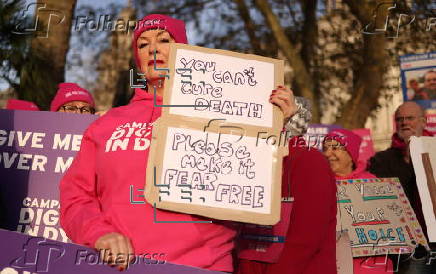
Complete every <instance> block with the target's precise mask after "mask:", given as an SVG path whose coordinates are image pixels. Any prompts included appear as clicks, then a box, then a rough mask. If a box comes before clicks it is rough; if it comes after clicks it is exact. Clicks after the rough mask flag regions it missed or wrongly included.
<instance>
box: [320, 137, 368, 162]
mask: <svg viewBox="0 0 436 274" xmlns="http://www.w3.org/2000/svg"><path fill="white" fill-rule="evenodd" d="M327 140H335V141H337V142H339V143H340V144H341V145H343V146H344V147H345V149H346V150H347V152H348V153H349V154H350V156H351V159H352V160H353V163H354V165H355V166H357V160H358V158H359V149H360V144H361V143H362V138H361V137H360V136H359V135H357V134H355V133H353V132H351V131H349V130H346V129H335V130H333V131H332V132H330V133H329V134H327V136H326V137H325V138H324V142H325V141H327Z"/></svg>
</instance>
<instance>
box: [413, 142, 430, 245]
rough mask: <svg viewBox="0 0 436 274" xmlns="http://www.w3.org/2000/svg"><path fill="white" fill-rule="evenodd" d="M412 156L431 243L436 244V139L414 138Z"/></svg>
mask: <svg viewBox="0 0 436 274" xmlns="http://www.w3.org/2000/svg"><path fill="white" fill-rule="evenodd" d="M410 155H411V158H412V162H413V168H414V170H415V174H416V184H417V186H418V191H419V196H420V198H421V203H422V212H423V213H424V219H425V224H426V225H427V234H428V237H429V241H430V242H436V138H435V137H415V136H412V138H411V141H410Z"/></svg>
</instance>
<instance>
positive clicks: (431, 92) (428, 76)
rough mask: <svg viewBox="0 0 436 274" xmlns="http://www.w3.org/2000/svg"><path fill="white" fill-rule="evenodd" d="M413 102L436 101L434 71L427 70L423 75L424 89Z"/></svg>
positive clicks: (435, 74) (435, 77)
mask: <svg viewBox="0 0 436 274" xmlns="http://www.w3.org/2000/svg"><path fill="white" fill-rule="evenodd" d="M413 100H436V71H434V70H429V71H427V72H426V73H425V74H424V87H423V88H422V89H420V91H419V92H418V93H417V94H415V96H414V97H413Z"/></svg>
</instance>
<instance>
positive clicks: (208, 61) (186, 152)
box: [144, 44, 288, 225]
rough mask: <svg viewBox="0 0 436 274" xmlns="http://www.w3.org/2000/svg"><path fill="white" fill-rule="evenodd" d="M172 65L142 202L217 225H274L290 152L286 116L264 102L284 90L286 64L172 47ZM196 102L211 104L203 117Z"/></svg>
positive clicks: (262, 58) (209, 50) (199, 49)
mask: <svg viewBox="0 0 436 274" xmlns="http://www.w3.org/2000/svg"><path fill="white" fill-rule="evenodd" d="M169 64H170V73H169V80H167V83H166V84H165V91H164V96H163V98H164V100H163V105H162V116H161V117H160V118H159V119H158V120H157V121H156V122H155V123H154V128H153V136H152V142H151V150H150V157H149V160H148V167H147V178H146V181H147V183H146V186H145V193H144V194H145V198H146V200H147V201H148V202H149V203H150V204H152V205H155V206H156V207H157V208H162V209H167V210H172V211H177V212H183V213H189V214H197V215H201V216H206V217H210V218H215V219H221V220H233V221H240V222H247V223H255V224H262V225H273V224H275V223H277V222H278V221H279V219H280V189H281V188H280V187H281V173H282V158H283V156H285V154H286V153H287V151H288V150H287V148H286V147H285V145H286V144H287V140H286V138H285V137H284V135H283V134H282V132H281V130H282V127H283V114H282V112H281V111H280V109H279V108H278V107H277V106H273V105H272V104H271V103H270V102H269V95H270V93H271V91H272V90H273V89H274V88H275V87H276V86H277V85H279V84H283V62H282V61H279V60H275V59H270V58H264V57H260V56H255V55H245V54H239V53H234V52H229V51H223V50H212V49H206V48H201V47H196V46H189V45H184V44H171V45H170V60H169ZM242 68H244V69H242ZM241 70H242V71H241ZM218 74H220V75H221V76H220V77H221V80H217V79H218V78H217V77H219V76H218ZM230 79H232V81H230ZM198 98H203V99H204V100H208V101H209V103H210V106H208V107H207V108H208V110H206V109H203V108H205V103H199V102H200V101H201V100H198ZM218 101H220V102H221V103H220V104H221V108H219V107H218ZM209 103H208V104H209ZM253 104H254V105H255V106H254V107H253ZM200 105H201V106H200ZM200 107H201V108H202V110H200V109H199V108H200ZM215 110H216V111H215Z"/></svg>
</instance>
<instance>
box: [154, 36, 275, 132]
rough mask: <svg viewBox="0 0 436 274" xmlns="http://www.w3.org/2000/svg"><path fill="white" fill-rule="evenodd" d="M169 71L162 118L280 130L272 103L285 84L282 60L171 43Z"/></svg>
mask: <svg viewBox="0 0 436 274" xmlns="http://www.w3.org/2000/svg"><path fill="white" fill-rule="evenodd" d="M169 67H170V72H169V79H168V80H167V82H168V83H166V85H165V96H164V98H163V99H164V100H163V105H164V106H165V107H163V108H162V116H163V117H167V118H175V117H177V116H182V117H183V118H194V119H195V120H197V121H201V122H203V123H207V122H208V121H209V120H210V119H226V121H227V123H232V124H242V125H251V126H256V127H262V128H275V129H281V128H282V126H283V124H282V121H283V117H282V113H281V111H280V110H279V109H278V108H276V107H273V105H272V104H271V103H269V95H270V94H271V91H272V90H273V89H274V88H276V86H277V85H280V84H283V67H284V63H283V61H282V60H277V59H272V58H266V57H262V56H257V55H252V54H242V53H236V52H232V51H227V50H218V49H208V48H203V47H197V46H191V45H185V44H177V43H172V44H171V45H170V57H169ZM194 106H195V107H194ZM179 118H180V117H179Z"/></svg>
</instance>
